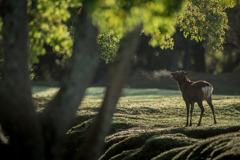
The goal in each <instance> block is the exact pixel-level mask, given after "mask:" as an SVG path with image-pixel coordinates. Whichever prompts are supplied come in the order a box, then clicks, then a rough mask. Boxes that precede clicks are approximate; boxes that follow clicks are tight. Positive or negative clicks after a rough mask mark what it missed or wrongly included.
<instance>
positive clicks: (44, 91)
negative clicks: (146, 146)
mask: <svg viewBox="0 0 240 160" xmlns="http://www.w3.org/2000/svg"><path fill="white" fill-rule="evenodd" d="M57 91H58V88H49V87H33V97H34V98H35V99H36V100H37V102H36V104H37V105H38V107H39V109H41V108H43V107H44V104H45V103H46V102H47V101H49V100H50V99H51V98H52V97H53V96H54V94H55V93H56V92H57ZM104 92H105V89H104V88H103V87H91V88H88V89H87V91H86V95H85V98H84V100H83V101H82V103H81V105H80V107H79V109H78V111H77V113H76V117H77V118H78V121H77V122H76V123H81V122H80V121H82V122H83V121H85V120H87V119H89V118H92V117H94V116H95V115H96V114H97V113H98V108H99V107H100V106H101V103H102V99H103V96H104ZM203 105H204V108H205V113H204V115H203V119H202V123H201V124H202V125H203V126H205V125H213V115H212V111H211V109H210V107H209V106H208V105H207V103H206V102H203ZM213 105H214V108H215V114H216V120H217V123H218V125H233V124H239V122H240V116H239V115H240V96H230V95H214V94H213ZM81 117H83V118H81ZM199 118H200V108H199V107H198V105H197V104H195V107H194V110H193V118H192V119H193V125H197V123H198V120H199ZM112 122H113V124H125V125H126V126H131V127H147V128H149V127H150V128H152V127H159V128H161V127H173V128H174V127H184V126H185V123H186V106H185V102H184V101H183V99H182V96H181V94H180V92H179V91H178V90H164V89H129V88H126V89H124V90H123V92H122V97H121V98H120V100H119V102H118V103H117V107H116V112H115V113H114V116H113V120H112ZM76 123H75V124H76ZM123 129H125V127H123ZM119 130H121V128H119Z"/></svg>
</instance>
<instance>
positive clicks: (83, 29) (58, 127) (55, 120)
mask: <svg viewBox="0 0 240 160" xmlns="http://www.w3.org/2000/svg"><path fill="white" fill-rule="evenodd" d="M97 33H98V31H97V28H96V27H95V26H93V25H92V20H91V18H90V17H88V16H86V15H85V14H84V13H83V14H81V16H80V19H79V23H78V25H77V28H76V33H75V37H74V38H75V39H74V46H73V54H72V57H71V60H70V63H69V64H70V66H69V70H68V74H67V75H66V78H65V79H64V82H63V85H62V86H61V88H60V90H59V92H58V94H57V95H56V97H55V98H54V99H53V100H52V101H51V102H50V103H49V105H48V106H47V108H46V109H45V110H44V111H43V112H42V114H41V119H42V124H43V127H44V135H45V138H46V139H47V141H48V142H47V145H48V146H47V147H49V148H48V150H49V151H50V150H51V153H49V154H50V155H53V157H55V156H56V155H58V154H59V153H61V152H60V151H59V150H60V148H62V144H63V142H64V137H65V134H66V132H67V130H68V129H69V128H70V126H71V124H72V121H73V119H74V117H75V114H76V111H77V109H78V107H79V105H80V102H81V100H82V98H83V96H84V93H85V90H86V88H87V87H88V85H89V82H90V81H91V78H92V77H93V75H94V73H95V69H96V66H97V62H98V59H99V55H100V54H99V52H98V50H97V47H96V46H97V42H96V40H97Z"/></svg>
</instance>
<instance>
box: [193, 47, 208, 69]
mask: <svg viewBox="0 0 240 160" xmlns="http://www.w3.org/2000/svg"><path fill="white" fill-rule="evenodd" d="M193 58H194V71H196V72H206V66H205V49H204V47H203V45H202V43H197V44H196V45H195V46H194V48H193Z"/></svg>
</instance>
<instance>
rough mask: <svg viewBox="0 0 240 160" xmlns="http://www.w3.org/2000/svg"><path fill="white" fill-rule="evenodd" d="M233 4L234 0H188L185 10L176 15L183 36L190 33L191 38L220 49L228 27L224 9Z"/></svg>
mask: <svg viewBox="0 0 240 160" xmlns="http://www.w3.org/2000/svg"><path fill="white" fill-rule="evenodd" d="M234 5H235V3H234V1H229V2H225V1H224V3H223V1H222V0H202V1H199V0H189V1H188V4H187V9H186V11H185V12H182V13H181V14H179V15H178V16H177V17H176V18H177V20H178V25H179V26H180V30H181V31H183V34H184V36H185V37H187V36H188V35H189V34H190V35H191V39H194V40H196V41H197V42H198V41H202V40H206V41H207V43H208V46H209V47H210V48H211V49H214V50H222V49H223V47H222V44H223V43H224V41H225V30H227V29H229V26H228V25H227V23H228V17H227V14H226V12H225V10H226V9H227V8H232V7H234Z"/></svg>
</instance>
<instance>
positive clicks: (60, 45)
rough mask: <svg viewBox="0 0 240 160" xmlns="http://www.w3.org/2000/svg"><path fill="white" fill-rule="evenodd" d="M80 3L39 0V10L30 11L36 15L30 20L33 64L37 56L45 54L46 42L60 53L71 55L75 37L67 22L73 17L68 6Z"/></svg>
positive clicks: (70, 0)
mask: <svg viewBox="0 0 240 160" xmlns="http://www.w3.org/2000/svg"><path fill="white" fill-rule="evenodd" d="M30 4H31V1H29V5H30ZM80 5H81V3H79V1H77V0H63V1H57V0H39V1H38V5H37V11H29V12H30V13H31V14H33V15H34V18H33V20H32V21H31V22H29V39H30V52H31V54H30V56H31V57H30V58H31V63H32V64H33V63H37V62H38V58H37V56H39V55H43V54H45V52H46V51H45V49H44V48H43V45H44V43H46V44H49V45H50V46H52V47H53V50H54V51H56V52H58V53H59V54H64V55H65V56H68V57H69V56H71V52H72V45H73V38H72V37H71V36H70V33H69V31H68V27H67V26H66V24H65V23H66V21H67V20H68V19H69V18H70V17H71V14H70V13H69V12H68V8H69V7H71V6H80Z"/></svg>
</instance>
